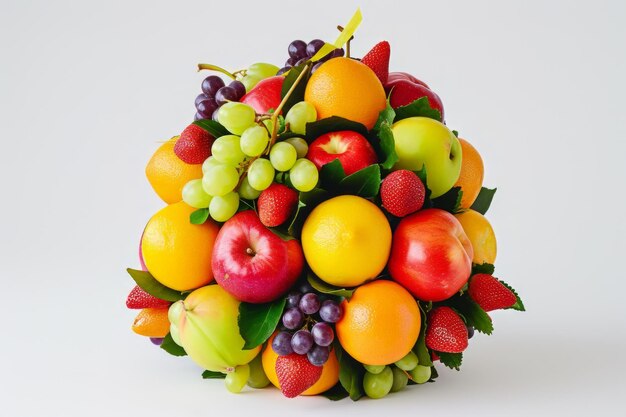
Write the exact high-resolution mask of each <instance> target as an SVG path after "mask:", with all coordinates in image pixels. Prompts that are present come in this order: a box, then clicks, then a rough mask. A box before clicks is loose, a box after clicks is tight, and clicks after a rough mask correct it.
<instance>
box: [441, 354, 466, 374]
mask: <svg viewBox="0 0 626 417" xmlns="http://www.w3.org/2000/svg"><path fill="white" fill-rule="evenodd" d="M437 356H439V360H440V361H441V363H443V364H444V365H445V366H447V367H448V368H450V369H456V370H457V371H458V370H460V368H461V363H462V362H463V354H462V353H447V352H437Z"/></svg>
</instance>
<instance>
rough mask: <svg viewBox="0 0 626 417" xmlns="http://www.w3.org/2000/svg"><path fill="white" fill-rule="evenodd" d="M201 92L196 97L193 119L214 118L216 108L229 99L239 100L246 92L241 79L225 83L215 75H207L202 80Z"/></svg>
mask: <svg viewBox="0 0 626 417" xmlns="http://www.w3.org/2000/svg"><path fill="white" fill-rule="evenodd" d="M201 87H202V93H201V94H199V95H198V97H196V115H195V117H194V120H200V119H211V118H215V115H216V114H217V109H219V108H220V106H221V105H222V104H224V103H227V102H229V101H239V100H241V98H242V97H243V96H244V95H245V94H246V87H245V86H244V85H243V83H242V82H241V81H237V80H233V81H231V82H230V84H228V85H226V84H225V83H224V80H222V79H221V78H220V77H218V76H217V75H209V76H208V77H206V78H205V79H204V80H202V86H201Z"/></svg>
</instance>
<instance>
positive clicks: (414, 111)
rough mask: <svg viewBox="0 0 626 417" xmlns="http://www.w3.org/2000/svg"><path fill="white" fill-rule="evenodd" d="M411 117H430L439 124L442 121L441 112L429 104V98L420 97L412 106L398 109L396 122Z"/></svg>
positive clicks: (408, 105)
mask: <svg viewBox="0 0 626 417" xmlns="http://www.w3.org/2000/svg"><path fill="white" fill-rule="evenodd" d="M409 117H429V118H431V119H435V120H437V121H438V122H440V121H441V112H439V110H437V109H433V108H432V107H431V106H430V103H429V102H428V97H420V98H418V99H417V100H415V101H414V102H412V103H411V104H407V105H406V106H400V107H398V108H397V109H396V118H395V120H394V121H395V122H397V121H399V120H403V119H408V118H409Z"/></svg>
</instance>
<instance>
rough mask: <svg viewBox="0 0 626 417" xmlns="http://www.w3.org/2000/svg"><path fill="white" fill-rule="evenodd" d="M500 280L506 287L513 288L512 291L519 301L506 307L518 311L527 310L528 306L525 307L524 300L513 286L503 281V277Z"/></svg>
mask: <svg viewBox="0 0 626 417" xmlns="http://www.w3.org/2000/svg"><path fill="white" fill-rule="evenodd" d="M498 281H500V282H501V283H502V285H504V286H505V287H507V288H508V289H509V290H511V292H512V293H513V294H515V297H516V298H517V301H516V302H515V304H513V305H512V306H511V307H509V308H507V309H505V310H508V309H511V310H517V311H526V307H524V303H523V302H522V299H521V298H520V296H519V295H517V291H515V290H514V289H513V287H511V286H510V285H509V284H507V283H506V282H504V281H502V280H501V279H499V280H498Z"/></svg>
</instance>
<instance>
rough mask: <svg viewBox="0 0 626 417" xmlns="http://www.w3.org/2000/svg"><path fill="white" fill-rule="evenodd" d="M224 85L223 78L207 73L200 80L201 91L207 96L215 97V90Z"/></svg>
mask: <svg viewBox="0 0 626 417" xmlns="http://www.w3.org/2000/svg"><path fill="white" fill-rule="evenodd" d="M222 87H224V80H222V79H221V78H220V77H218V76H217V75H209V76H208V77H206V78H205V79H204V81H202V92H203V93H204V94H206V95H207V96H209V97H215V94H216V93H217V90H219V89H220V88H222Z"/></svg>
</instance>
